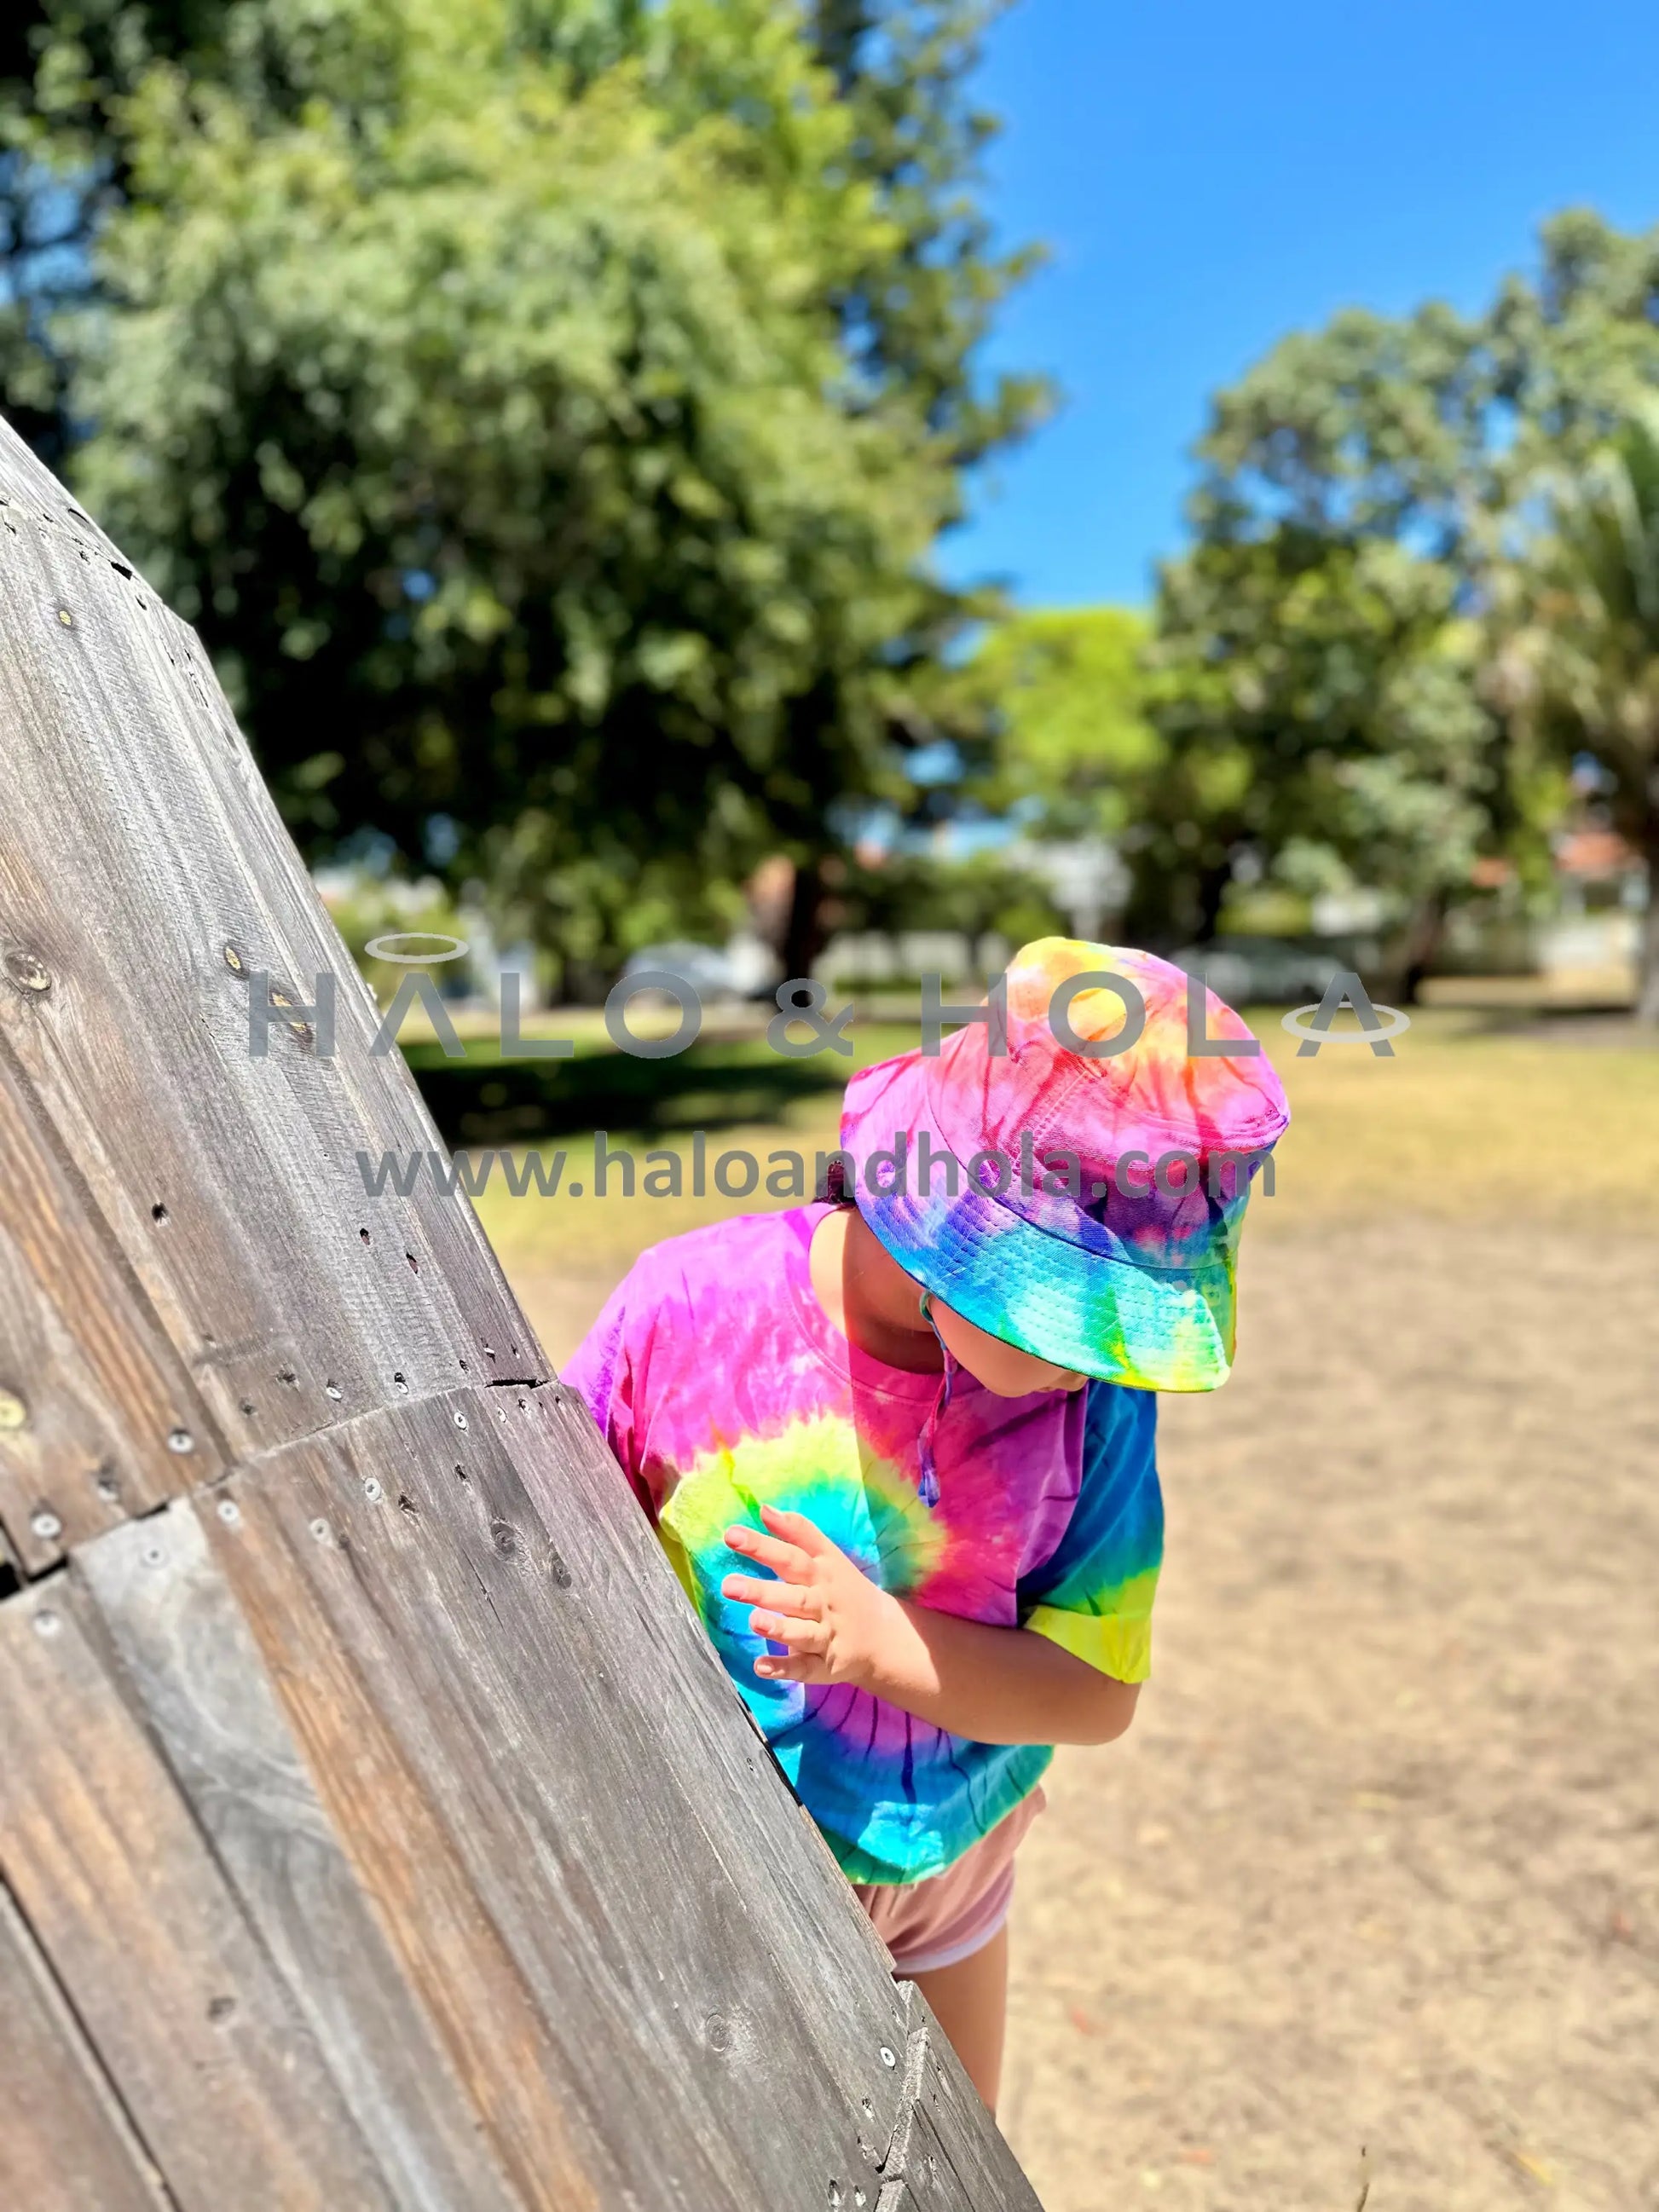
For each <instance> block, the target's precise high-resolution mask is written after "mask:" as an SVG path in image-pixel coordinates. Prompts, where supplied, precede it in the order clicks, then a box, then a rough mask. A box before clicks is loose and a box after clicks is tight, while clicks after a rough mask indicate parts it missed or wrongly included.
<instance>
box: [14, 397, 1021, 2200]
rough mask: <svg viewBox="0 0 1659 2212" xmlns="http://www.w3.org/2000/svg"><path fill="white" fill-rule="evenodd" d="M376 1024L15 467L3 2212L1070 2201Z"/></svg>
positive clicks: (269, 843) (215, 743)
mask: <svg viewBox="0 0 1659 2212" xmlns="http://www.w3.org/2000/svg"><path fill="white" fill-rule="evenodd" d="M329 970H332V971H333V972H334V973H335V974H336V975H337V976H338V977H339V989H338V1003H337V1015H336V1030H337V1034H336V1038H335V1049H334V1051H333V1053H332V1054H328V1053H327V1052H326V1051H325V1050H324V1049H322V1048H320V1044H319V1034H318V1030H319V1020H318V1019H317V1018H313V1017H312V1016H310V1015H308V1014H307V1012H305V1011H304V1009H305V1008H306V1006H308V1005H310V1004H312V1003H313V1002H314V1001H315V999H316V992H315V989H314V981H313V979H314V978H315V977H316V976H317V975H319V973H322V972H325V971H329ZM259 975H269V977H270V989H271V994H272V996H273V998H275V999H276V1001H277V1003H278V1005H279V1006H283V1008H284V1015H283V1018H282V1019H280V1020H279V1021H278V1022H277V1023H276V1026H274V1027H273V1029H272V1030H271V1032H270V1050H269V1052H268V1053H267V1054H265V1055H264V1057H257V1056H254V1055H253V1054H251V1052H250V1048H249V1013H248V999H249V993H250V990H251V989H252V987H253V982H252V979H253V978H255V977H257V976H259ZM288 1009H291V1010H292V1011H291V1013H290V1012H288V1011H287V1010H288ZM375 1024H376V1017H375V1013H374V1006H373V1004H372V1001H371V1000H370V999H369V997H368V994H367V993H366V992H365V991H364V990H363V989H362V987H361V985H359V984H358V983H357V982H356V980H355V977H354V975H353V973H352V969H351V963H350V961H349V957H348V956H347V955H346V953H345V951H344V949H343V946H342V945H341V944H340V942H339V939H337V936H336V934H335V933H334V930H333V928H332V926H331V923H330V922H329V920H328V918H327V916H326V915H325V913H324V911H323V909H322V908H321V906H320V905H319V902H318V900H317V897H316V895H315V893H314V892H313V889H312V886H311V884H310V882H309V880H308V878H307V875H306V873H305V871H304V869H303V867H302V866H301V863H300V860H299V858H298V855H297V854H295V850H294V848H293V846H292V845H291V843H290V842H289V838H288V836H287V835H286V833H285V832H284V830H283V828H282V826H281V823H280V822H279V820H278V818H277V816H276V811H275V810H274V808H273V807H272V805H271V804H270V799H269V797H268V795H267V794H266V792H265V790H264V786H263V784H262V783H261V781H260V778H259V775H258V771H257V769H255V767H254V765H253V763H252V757H251V756H250V755H249V752H248V750H247V747H246V744H244V742H243V740H242V738H241V736H240V733H239V732H238V730H237V728H236V726H235V723H234V720H233V718H232V715H231V713H230V710H229V708H228V705H227V704H226V702H225V699H224V696H223V695H222V692H221V690H220V689H219V686H218V684H217V683H216V680H215V678H214V675H213V672H212V670H211V668H210V665H209V663H208V660H207V657H206V655H205V654H204V652H203V650H202V648H201V646H200V645H199V643H198V642H197V639H196V637H195V635H194V634H193V633H192V632H191V630H190V629H187V628H186V627H185V625H184V624H183V623H180V622H179V621H177V620H176V619H175V618H174V617H173V616H172V615H170V614H169V613H168V612H167V610H166V609H165V608H164V607H163V606H161V605H160V603H159V602H158V601H157V599H156V598H155V593H154V592H152V591H151V590H150V589H149V586H147V585H146V584H145V583H144V581H143V579H142V578H141V577H139V576H137V574H135V573H134V572H133V570H132V568H131V564H130V563H128V562H125V560H124V559H123V558H122V556H120V554H119V553H118V551H117V550H116V549H115V548H114V547H113V546H112V544H110V543H109V542H108V540H107V539H106V538H104V537H103V536H102V535H101V533H100V532H99V530H98V529H97V528H96V526H94V524H93V523H92V522H91V521H89V520H88V518H87V517H86V516H85V515H84V514H82V513H80V512H79V511H78V510H77V509H76V507H75V506H74V505H73V503H72V502H71V501H70V499H69V497H68V495H66V493H65V492H64V489H63V487H62V486H61V485H60V484H58V482H57V481H56V479H55V478H54V477H52V475H51V474H50V473H49V472H48V471H46V469H44V468H43V467H42V466H41V465H40V463H39V462H37V461H36V460H35V459H33V456H32V455H31V454H30V453H28V452H27V449H26V448H25V447H23V446H22V445H21V443H20V442H19V441H18V440H17V439H16V438H15V436H13V435H12V434H11V433H10V432H9V430H6V429H4V428H3V426H0V1530H3V1541H4V1544H5V1547H6V1552H7V1558H8V1565H7V1568H6V1571H5V1580H6V1583H7V1585H8V1587H9V1590H10V1595H8V1596H7V1597H6V1599H5V1601H4V1602H3V1603H0V2205H3V2206H4V2207H6V2208H8V2212H9V2208H11V2207H14V2206H15V2207H16V2208H18V2212H24V2208H27V2212H155V2208H156V2207H157V2206H158V2205H165V2206H173V2207H177V2208H179V2212H241V2208H244V2207H246V2208H248V2212H271V2209H272V2208H282V2212H289V2208H310V2207H316V2208H318V2212H357V2209H358V2208H362V2212H390V2208H392V2207H398V2208H404V2207H407V2208H420V2212H457V2208H466V2212H518V2208H529V2207H537V2208H543V2207H544V2208H548V2212H553V2208H558V2212H580V2208H585V2207H605V2208H608V2207H611V2206H629V2207H634V2206H638V2207H644V2208H657V2207H665V2208H666V2207H681V2206H684V2207H688V2208H690V2207H695V2208H696V2212H715V2208H720V2207H728V2206H729V2207H742V2208H752V2212H789V2208H799V2212H860V2208H866V2207H867V2208H869V2212H933V2208H938V2212H960V2208H967V2207H975V2208H987V2209H988V2208H1003V2207H1021V2206H1023V2207H1028V2208H1029V2207H1034V2206H1035V2204H1036V2199H1035V2197H1033V2196H1032V2194H1031V2192H1030V2188H1029V2185H1027V2184H1026V2183H1025V2182H1024V2179H1023V2178H1022V2177H1021V2175H1020V2173H1019V2171H1018V2166H1016V2165H1015V2163H1014V2160H1013V2159H1012V2155H1011V2154H1010V2153H1009V2151H1008V2149H1007V2148H1006V2144H1005V2143H1004V2142H1003V2141H1002V2139H1001V2137H1000V2136H999V2135H998V2133H997V2131H996V2130H995V2128H994V2126H993V2124H991V2122H990V2121H989V2119H988V2118H987V2116H986V2114H985V2112H984V2111H983V2108H982V2107H981V2106H980V2104H979V2103H978V2100H977V2099H976V2098H975V2095H974V2093H973V2091H972V2089H971V2087H969V2084H968V2082H967V2081H966V2078H965V2076H964V2075H963V2073H962V2071H961V2069H960V2068H959V2066H958V2065H957V2063H956V2061H955V2059H954V2057H953V2056H952V2054H951V2051H949V2049H948V2047H947V2046H946V2045H945V2043H944V2041H943V2039H942V2038H941V2037H940V2036H939V2033H938V2031H937V2028H936V2027H935V2026H934V2024H933V2021H932V2019H931V2017H930V2015H928V2013H927V2008H926V2007H925V2006H924V2005H923V2004H922V2002H921V2000H920V1999H919V1997H918V1996H916V1994H915V1991H914V1990H912V1989H910V1988H909V1987H908V1985H904V1984H899V1985H895V1984H894V1982H893V1981H892V1979H891V1978H890V1972H889V1971H888V1965H887V1960H886V1954H885V1953H884V1951H883V1950H882V1948H881V1947H880V1945H879V1944H878V1942H877V1940H876V1938H875V1936H873V1934H872V1932H871V1930H870V1929H869V1927H868V1925H867V1923H866V1921H865V1919H864V1917H863V1915H862V1914H861V1913H860V1911H859V1910H858V1907H857V1905H856V1904H855V1903H854V1899H853V1897H852V1894H851V1893H850V1891H849V1890H848V1887H847V1885H846V1884H845V1882H844V1881H842V1877H841V1875H840V1874H839V1872H838V1871H837V1869H836V1866H835V1864H834V1863H833V1861H832V1860H831V1858H830V1857H829V1853H828V1851H827V1850H825V1849H824V1847H823V1844H822V1843H821V1842H820V1840H819V1838H818V1837H817V1833H816V1832H815V1831H814V1830H813V1829H812V1827H811V1823H810V1822H809V1821H808V1820H806V1818H805V1814H803V1813H802V1812H801V1811H800V1810H799V1808H798V1807H797V1805H796V1804H795V1803H794V1802H793V1798H792V1797H791V1796H790V1794H789V1791H788V1790H787V1787H786V1785H785V1784H783V1782H782V1781H781V1778H779V1776H778V1774H777V1773H776V1771H775V1768H774V1767H773V1765H772V1764H771V1761H770V1759H769V1756H768V1754H767V1753H766V1751H765V1748H764V1747H763V1744H762V1742H761V1741H760V1740H759V1738H758V1737H757V1735H756V1734H755V1733H754V1731H753V1730H752V1729H751V1727H750V1723H749V1722H748V1719H747V1717H746V1715H745V1713H744V1709H743V1707H742V1705H741V1704H740V1702H739V1700H738V1699H737V1697H736V1696H735V1695H734V1693H733V1692H732V1688H731V1686H730V1685H729V1683H728V1682H727V1681H726V1678H725V1676H724V1674H722V1672H721V1670H720V1667H719V1665H718V1663H717V1662H716V1661H715V1659H714V1656H713V1654H712V1652H711V1651H710V1650H709V1649H708V1645H707V1644H706V1643H705V1641H704V1639H703V1638H702V1633H701V1632H700V1630H699V1628H698V1626H697V1624H696V1620H695V1619H694V1617H693V1615H692V1613H691V1612H690V1608H689V1607H688V1606H687V1605H686V1603H685V1602H684V1599H683V1597H682V1595H681V1594H680V1591H679V1589H678V1584H677V1583H676V1582H675V1579H674V1577H673V1575H672V1573H671V1571H670V1569H669V1567H668V1565H667V1563H666V1562H665V1559H664V1558H663V1557H662V1555H661V1553H660V1552H659V1549H658V1547H657V1545H656V1543H655V1541H654V1540H653V1537H652V1536H651V1534H650V1533H649V1531H648V1530H647V1527H646V1525H645V1522H644V1520H643V1517H642V1516H641V1514H640V1513H639V1511H638V1509H637V1508H636V1506H635V1504H634V1503H633V1500H632V1498H631V1497H630V1495H629V1492H628V1491H627V1489H626V1487H625V1486H624V1485H623V1481H622V1479H621V1477H620V1476H619V1474H617V1469H616V1468H615V1467H614V1465H613V1464H612V1463H611V1461H610V1459H609V1457H608V1455H606V1453H605V1449H604V1447H603V1445H602V1444H601V1443H600V1442H599V1439H598V1437H596V1435H595V1433H594V1431H593V1429H592V1424H591V1423H590V1422H589V1420H588V1419H587V1418H586V1413H585V1412H584V1411H583V1409H582V1408H581V1407H580V1405H579V1404H576V1403H573V1402H572V1401H570V1400H569V1398H568V1396H567V1395H566V1394H565V1393H564V1392H563V1391H562V1389H561V1388H560V1385H559V1383H558V1381H557V1378H556V1376H555V1375H554V1373H553V1371H552V1370H551V1368H550V1365H549V1364H548V1362H547V1360H546V1358H545V1357H544V1354H543V1352H542V1351H541V1349H540V1346H538V1344H537V1342H536V1340H535V1338H534V1336H533V1335H532V1334H531V1332H530V1330H529V1329H528V1328H526V1323H525V1320H524V1316H523V1315H522V1314H521V1313H520V1310H519V1309H518V1307H517V1305H516V1304H515V1303H514V1301H513V1297H512V1294H511V1292H510V1291H508V1289H507V1285H506V1283H505V1282H504V1281H503V1279H502V1278H501V1271H500V1269H499V1268H498V1267H497V1266H496V1264H495V1259H494V1257H493V1255H492V1254H491V1252H490V1250H489V1245H488V1243H486V1241H485V1239H484V1237H483V1232H482V1231H481V1230H480V1229H479V1227H478V1225H477V1221H476V1220H475V1218H473V1215H472V1212H471V1208H470V1207H469V1206H468V1205H467V1203H466V1201H465V1198H463V1197H459V1196H458V1197H455V1198H453V1199H449V1198H444V1197H441V1196H440V1195H437V1194H435V1192H434V1190H433V1189H432V1188H431V1186H430V1185H429V1183H428V1184H426V1185H424V1186H423V1188H422V1189H420V1190H418V1191H416V1193H414V1194H412V1195H410V1196H409V1197H407V1198H404V1197H400V1196H398V1195H397V1194H395V1193H394V1192H392V1191H391V1190H390V1189H388V1190H387V1191H386V1194H384V1195H382V1196H380V1197H378V1198H374V1199H370V1198H368V1197H366V1196H365V1194H364V1188H363V1182H362V1175H361V1171H360V1170H359V1167H358V1164H357V1155H358V1153H359V1152H367V1153H368V1154H370V1155H371V1156H372V1157H374V1158H378V1157H379V1155H380V1153H381V1152H385V1151H387V1150H391V1151H396V1152H404V1153H405V1154H406V1153H408V1152H412V1151H415V1150H417V1149H418V1150H422V1151H428V1150H429V1151H433V1152H437V1151H439V1150H440V1149H441V1148H440V1146H439V1143H438V1139H437V1138H436V1136H435V1133H434V1132H433V1129H432V1127H431V1124H430V1122H429V1121H428V1117H427V1115H426V1114H425V1111H424V1109H423V1108H422V1104H421V1102H420V1099H419V1097H418V1096H417V1094H416V1091H415V1088H414V1086H413V1085H412V1083H411V1082H410V1079H409V1077H408V1076H407V1074H406V1073H405V1072H404V1066H403V1064H402V1061H401V1060H400V1059H399V1058H398V1056H397V1055H396V1054H391V1055H389V1056H382V1057H378V1058H377V1057H374V1056H373V1055H372V1054H370V1052H369V1049H368V1047H369V1042H370V1039H371V1037H372V1036H373V1033H374V1027H375ZM321 1042H322V1043H325V1042H326V1040H325V1039H324V1040H322V1041H321Z"/></svg>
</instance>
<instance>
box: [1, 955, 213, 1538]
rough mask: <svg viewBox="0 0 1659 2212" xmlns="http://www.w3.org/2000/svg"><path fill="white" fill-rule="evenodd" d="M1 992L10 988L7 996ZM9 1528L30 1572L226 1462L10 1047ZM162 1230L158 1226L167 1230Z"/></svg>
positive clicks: (5, 1101)
mask: <svg viewBox="0 0 1659 2212" xmlns="http://www.w3.org/2000/svg"><path fill="white" fill-rule="evenodd" d="M0 988H3V985H0ZM0 1160H3V1162H4V1164H5V1169H4V1172H5V1178H6V1192H5V1204H4V1206H3V1208H0V1523H3V1525H4V1527H5V1529H6V1532H7V1534H8V1535H9V1538H10V1540H11V1544H12V1547H13V1548H14V1550H15V1553H16V1555H17V1557H18V1559H20V1560H21V1563H22V1565H23V1566H24V1568H25V1569H26V1571H28V1572H29V1573H32V1574H39V1573H40V1572H41V1571H43V1570H44V1569H46V1567H49V1566H50V1565H52V1563H53V1562H54V1561H55V1560H56V1559H59V1558H61V1557H62V1555H63V1553H64V1551H65V1550H66V1549H67V1548H68V1547H70V1545H72V1544H76V1543H79V1542H80V1541H82V1539H84V1538H86V1537H88V1536H92V1535H95V1534H97V1533H98V1531H99V1530H100V1528H109V1527H111V1526H112V1525H113V1524H114V1523H116V1522H119V1521H121V1520H122V1519H124V1518H125V1516H126V1515H128V1514H129V1513H143V1512H147V1511H148V1510H149V1509H150V1508H151V1507H152V1506H154V1505H157V1504H161V1502H162V1500H163V1499H165V1498H168V1497H170V1496H172V1495H173V1494H174V1493H175V1492H178V1491H179V1490H181V1489H183V1488H185V1486H186V1481H187V1476H186V1468H188V1469H189V1470H190V1473H191V1476H193V1477H194V1479H196V1480H209V1479H210V1478H211V1477H212V1476H213V1475H214V1474H217V1473H218V1472H219V1470H220V1468H222V1464H223V1460H222V1452H221V1450H220V1446H219V1440H218V1438H217V1437H216V1434H215V1431H214V1425H213V1421H212V1418H211V1416H210V1414H209V1413H208V1411H207V1408H206V1407H205V1406H204V1404H203V1403H202V1401H201V1400H200V1398H199V1397H198V1396H197V1392H196V1389H195V1388H194V1386H193V1384H192V1383H191V1379H190V1377H189V1376H188V1375H187V1374H186V1373H185V1369H184V1366H183V1364H182V1363H181V1362H180V1361H179V1358H177V1356H176V1355H175V1354H174V1352H173V1348H172V1346H170V1345H169V1344H168V1343H167V1340H166V1339H165V1338H164V1337H163V1336H162V1334H161V1330H160V1328H158V1327H157V1325H156V1322H155V1316H154V1315H153V1314H152V1313H150V1311H149V1309H148V1307H147V1305H146V1304H145V1302H144V1299H143V1294H142V1292H141V1291H139V1290H138V1287H137V1284H136V1283H134V1282H133V1280H132V1279H131V1276H130V1274H129V1273H128V1272H127V1269H126V1267H125V1264H124V1262H123V1261H122V1259H121V1257H120V1255H119V1254H118V1252H117V1251H116V1250H115V1249H113V1247H112V1244H111V1243H109V1241H108V1239H107V1238H106V1237H105V1236H104V1234H103V1232H102V1229H101V1226H100V1224H99V1223H98V1222H97V1220H96V1218H94V1215H93V1213H92V1212H91V1211H90V1209H89V1208H88V1205H87V1203H86V1199H85V1195H84V1194H83V1193H82V1191H81V1190H80V1189H79V1188H77V1187H76V1182H75V1179H74V1177H73V1176H72V1175H71V1174H70V1171H69V1170H68V1169H67V1167H66V1166H65V1165H64V1163H63V1162H62V1161H61V1160H60V1159H59V1158H58V1157H57V1154H56V1152H55V1151H54V1149H53V1147H52V1143H51V1141H50V1139H49V1138H48V1136H47V1133H46V1130H45V1129H44V1128H43V1127H42V1126H41V1123H40V1118H39V1116H38V1115H36V1114H35V1112H34V1111H33V1108H32V1106H31V1105H30V1103H29V1100H28V1098H27V1094H26V1093H25V1091H24V1090H23V1088H22V1086H21V1085H20V1083H19V1082H18V1080H17V1077H16V1073H15V1070H14V1068H13V1067H12V1066H11V1063H10V1060H9V1055H8V1054H7V1051H6V1048H5V1044H4V1041H3V1039H0ZM161 1226H162V1225H160V1224H158V1225H156V1227H157V1229H158V1230H159V1229H160V1228H161Z"/></svg>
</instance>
